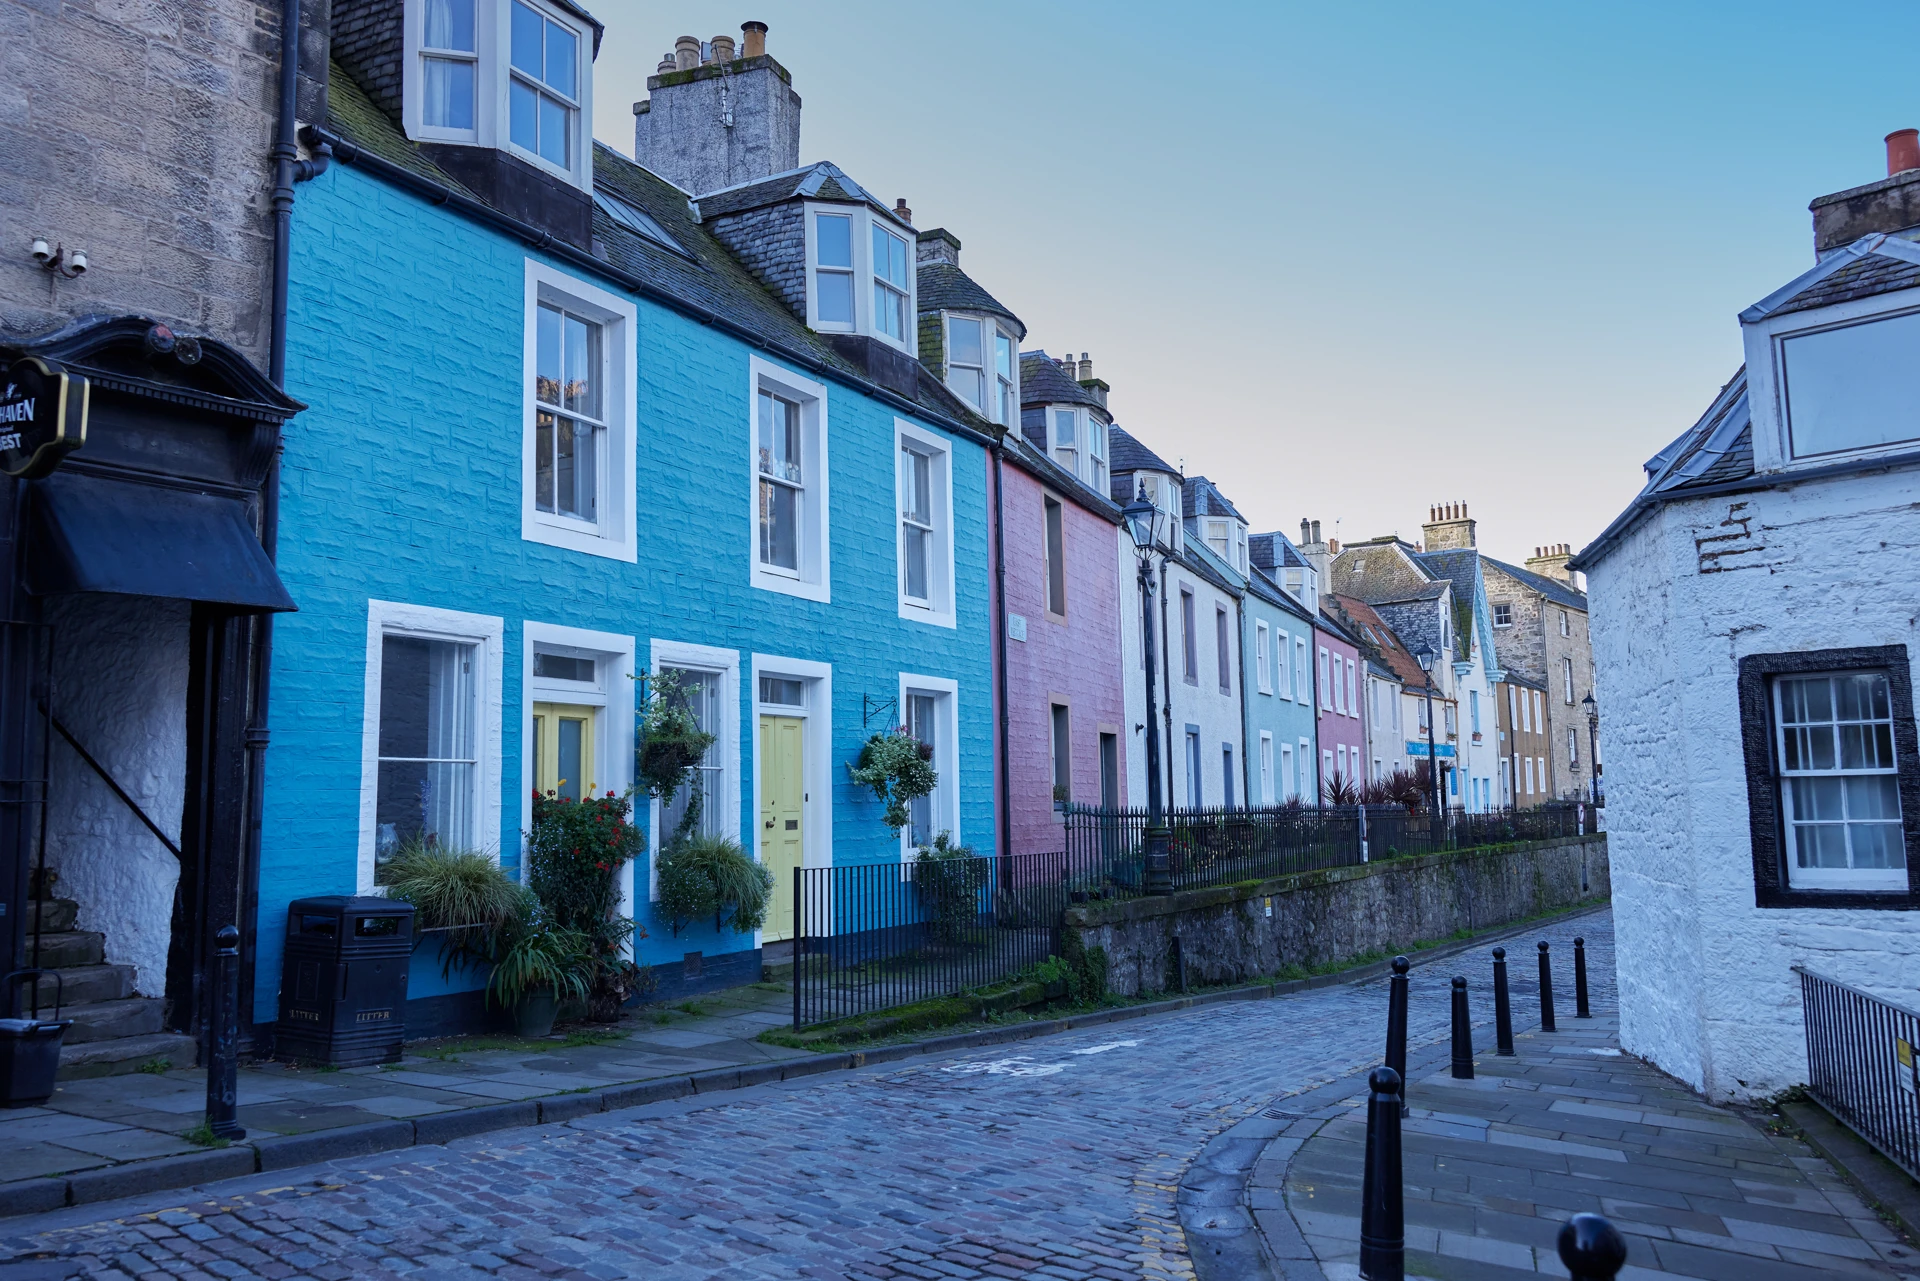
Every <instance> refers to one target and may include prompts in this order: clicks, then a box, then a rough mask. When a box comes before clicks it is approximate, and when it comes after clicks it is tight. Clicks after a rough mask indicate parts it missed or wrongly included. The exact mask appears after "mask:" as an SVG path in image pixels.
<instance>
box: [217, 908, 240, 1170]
mask: <svg viewBox="0 0 1920 1281" xmlns="http://www.w3.org/2000/svg"><path fill="white" fill-rule="evenodd" d="M214 943H215V944H216V946H217V950H216V952H215V954H214V956H215V964H216V965H217V966H218V968H219V973H218V974H216V975H215V976H214V982H215V983H216V984H217V985H218V986H217V988H216V995H215V998H214V999H216V1000H217V1001H219V1003H220V1004H219V1007H218V1010H217V1013H216V1015H215V1017H214V1020H213V1028H212V1042H213V1054H212V1056H211V1057H210V1059H209V1061H208V1063H207V1125H208V1127H209V1128H210V1129H212V1131H213V1132H214V1134H216V1135H217V1136H219V1137H220V1138H223V1139H244V1138H246V1137H247V1132H246V1129H245V1128H244V1127H243V1126H241V1124H240V1083H239V1074H240V931H239V930H238V929H236V928H235V927H234V926H231V925H223V926H221V927H220V932H219V933H218V934H216V935H214Z"/></svg>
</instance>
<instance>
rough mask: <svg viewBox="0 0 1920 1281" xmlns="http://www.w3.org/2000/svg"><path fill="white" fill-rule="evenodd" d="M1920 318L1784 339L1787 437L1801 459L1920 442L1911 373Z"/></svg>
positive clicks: (1919, 337) (1913, 316)
mask: <svg viewBox="0 0 1920 1281" xmlns="http://www.w3.org/2000/svg"><path fill="white" fill-rule="evenodd" d="M1916 342H1920V313H1909V314H1907V315H1904V316H1893V317H1888V318H1885V319H1875V320H1871V321H1868V322H1866V323H1864V324H1854V325H1844V326H1841V327H1839V328H1830V329H1822V330H1816V331H1814V332H1812V333H1805V334H1796V335H1793V336H1791V337H1788V338H1784V339H1782V340H1781V341H1780V345H1779V350H1780V385H1781V389H1782V390H1783V391H1784V392H1785V397H1784V399H1785V401H1786V410H1787V440H1788V445H1789V448H1790V451H1791V454H1792V456H1793V457H1794V458H1809V457H1815V456H1818V455H1822V454H1838V453H1847V452H1851V451H1853V450H1860V449H1874V448H1878V447H1881V446H1885V445H1894V444H1900V443H1904V442H1910V441H1913V440H1916V439H1920V414H1916V413H1915V412H1914V407H1913V398H1912V389H1911V378H1910V376H1909V370H1910V366H1911V363H1912V357H1911V353H1912V351H1913V349H1914V344H1915V343H1916Z"/></svg>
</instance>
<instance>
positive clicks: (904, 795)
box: [847, 727, 940, 836]
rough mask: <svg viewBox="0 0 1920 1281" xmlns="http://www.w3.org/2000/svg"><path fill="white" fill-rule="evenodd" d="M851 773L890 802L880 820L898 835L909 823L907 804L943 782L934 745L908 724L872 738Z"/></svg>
mask: <svg viewBox="0 0 1920 1281" xmlns="http://www.w3.org/2000/svg"><path fill="white" fill-rule="evenodd" d="M847 772H848V773H849V774H851V775H853V781H854V782H856V783H858V784H860V785H861V786H862V787H870V788H872V789H873V794H874V795H875V796H877V797H878V798H880V799H881V800H882V801H885V802H886V805H887V808H886V812H885V813H884V814H882V815H881V820H880V821H881V822H883V823H885V824H886V825H887V826H888V827H889V828H891V829H893V832H894V834H895V835H896V836H897V835H899V832H900V829H901V828H903V827H905V826H906V825H907V805H908V804H909V803H910V802H912V801H917V800H919V799H920V798H921V797H923V796H931V795H932V794H933V789H934V787H935V786H936V785H938V783H939V781H940V776H939V775H938V774H935V773H934V771H933V747H932V745H931V744H928V743H922V742H921V741H920V740H919V739H917V738H915V737H914V736H913V735H911V734H909V733H907V731H906V729H905V728H904V727H898V728H894V729H891V730H888V731H887V732H886V733H884V734H875V735H874V736H873V737H872V738H869V739H868V740H867V741H866V743H864V744H863V745H862V746H861V748H860V755H859V757H858V758H857V759H856V760H855V761H854V762H853V763H851V764H849V765H848V766H847Z"/></svg>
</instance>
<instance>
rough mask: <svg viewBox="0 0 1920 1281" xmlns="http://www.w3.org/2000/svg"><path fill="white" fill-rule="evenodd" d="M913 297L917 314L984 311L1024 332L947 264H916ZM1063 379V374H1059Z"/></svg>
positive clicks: (999, 306) (1015, 319)
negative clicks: (915, 289) (915, 286)
mask: <svg viewBox="0 0 1920 1281" xmlns="http://www.w3.org/2000/svg"><path fill="white" fill-rule="evenodd" d="M916 283H917V285H918V289H917V291H916V296H917V299H918V305H919V307H920V310H921V312H922V313H923V314H924V313H926V312H929V311H985V312H991V313H993V314H994V315H996V316H1005V317H1006V318H1007V319H1008V320H1011V321H1012V322H1013V323H1014V324H1016V325H1020V332H1021V333H1022V334H1023V335H1024V334H1025V333H1026V326H1025V325H1023V324H1021V323H1020V317H1018V316H1016V315H1014V314H1013V313H1012V312H1011V311H1009V310H1007V308H1006V306H1005V304H1003V303H1002V302H1001V301H1000V300H999V299H998V298H995V297H994V296H993V295H992V294H990V293H988V292H987V291H986V290H984V289H982V288H981V287H980V286H979V284H978V283H977V282H976V281H975V280H974V279H973V277H971V276H969V275H968V274H967V273H966V272H964V271H962V270H960V268H959V267H957V266H955V265H954V264H953V263H950V262H923V263H921V264H920V270H919V272H918V280H917V282H916ZM1020 372H1021V375H1022V377H1024V376H1025V374H1026V362H1025V361H1024V360H1022V361H1021V363H1020ZM1063 376H1064V375H1063Z"/></svg>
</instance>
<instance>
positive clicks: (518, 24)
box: [511, 0, 546, 142]
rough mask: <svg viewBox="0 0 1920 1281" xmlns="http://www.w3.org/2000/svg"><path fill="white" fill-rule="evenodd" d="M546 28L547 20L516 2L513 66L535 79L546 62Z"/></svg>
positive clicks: (514, 10) (517, 0) (514, 9)
mask: <svg viewBox="0 0 1920 1281" xmlns="http://www.w3.org/2000/svg"><path fill="white" fill-rule="evenodd" d="M545 26H546V20H545V19H543V18H542V17H541V16H540V15H539V14H537V13H535V12H534V11H533V10H532V9H529V8H528V7H527V6H526V5H523V4H521V3H520V2H519V0H514V5H513V36H512V45H513V48H512V55H511V56H512V60H513V65H514V67H515V68H516V69H517V70H520V71H524V72H526V73H527V74H528V75H530V76H532V77H534V78H535V79H538V78H539V77H540V74H541V70H542V67H541V64H542V63H543V62H544V61H545V59H544V58H543V57H542V56H541V48H540V36H541V30H542V28H544V27H545ZM514 141H516V142H518V141H519V139H517V138H516V139H515V140H514Z"/></svg>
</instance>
